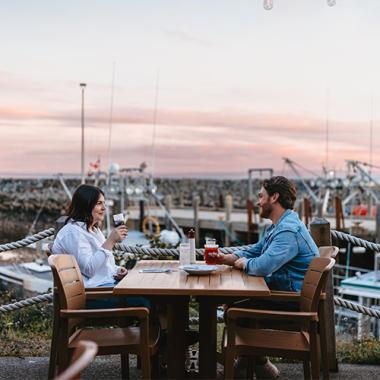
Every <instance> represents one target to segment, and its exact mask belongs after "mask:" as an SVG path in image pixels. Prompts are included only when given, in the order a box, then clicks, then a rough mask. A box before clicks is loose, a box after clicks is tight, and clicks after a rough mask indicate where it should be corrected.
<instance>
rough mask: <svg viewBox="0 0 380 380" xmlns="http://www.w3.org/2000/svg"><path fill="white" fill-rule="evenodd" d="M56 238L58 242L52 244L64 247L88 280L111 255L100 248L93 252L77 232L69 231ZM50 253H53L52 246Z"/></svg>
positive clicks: (85, 239) (82, 236)
mask: <svg viewBox="0 0 380 380" xmlns="http://www.w3.org/2000/svg"><path fill="white" fill-rule="evenodd" d="M57 238H58V239H56V240H58V241H56V242H54V245H56V243H57V245H59V246H60V247H62V248H63V247H64V251H65V253H68V254H70V255H73V256H75V258H76V260H77V262H78V265H79V268H80V271H81V272H82V274H83V275H85V276H86V277H88V278H91V277H93V276H94V275H95V274H96V273H97V271H98V270H99V269H100V268H102V267H103V266H105V265H106V263H107V261H108V257H109V255H111V254H112V253H111V252H110V251H108V250H107V249H104V248H102V247H99V248H98V249H97V250H94V249H93V247H91V244H90V242H89V241H88V239H87V238H86V236H84V235H83V234H82V233H78V232H77V231H70V233H66V234H64V235H63V236H61V237H60V238H59V237H57ZM52 251H53V253H55V252H54V251H55V249H54V246H53V249H52ZM57 253H63V252H57Z"/></svg>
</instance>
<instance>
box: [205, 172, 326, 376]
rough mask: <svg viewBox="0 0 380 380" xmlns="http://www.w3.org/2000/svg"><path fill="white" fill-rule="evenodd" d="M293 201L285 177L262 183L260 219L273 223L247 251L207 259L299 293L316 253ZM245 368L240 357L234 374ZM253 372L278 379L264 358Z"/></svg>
mask: <svg viewBox="0 0 380 380" xmlns="http://www.w3.org/2000/svg"><path fill="white" fill-rule="evenodd" d="M295 200H296V188H295V186H294V184H293V183H292V182H291V181H289V180H288V179H287V178H285V177H282V176H277V177H272V178H271V179H268V180H265V181H264V183H263V186H262V188H261V190H260V192H259V194H258V202H257V205H258V206H259V213H260V216H261V217H262V218H266V219H270V220H271V221H272V222H273V224H272V225H271V226H270V227H268V228H267V229H266V231H265V233H264V236H263V237H262V238H261V239H260V241H259V242H258V243H256V244H254V245H253V246H251V247H250V248H249V249H247V250H242V251H236V252H235V253H233V254H228V255H224V254H223V253H221V252H218V253H214V254H211V253H210V256H214V257H217V259H218V263H221V264H227V265H231V266H234V267H235V268H238V269H241V270H244V271H245V272H246V273H248V274H249V275H252V276H262V277H264V278H265V281H266V282H267V284H268V287H269V288H270V289H274V290H286V291H294V292H299V291H300V290H301V287H302V283H303V279H304V276H305V273H306V271H307V268H308V266H309V264H310V262H311V261H312V259H313V258H314V257H316V256H319V252H318V248H317V246H316V245H315V243H314V241H313V239H312V237H311V236H310V234H309V232H308V230H307V229H306V227H305V225H304V224H303V223H302V221H301V220H300V219H299V217H298V215H297V213H295V212H294V211H293V210H292V209H293V207H294V202H295ZM239 307H254V308H265V309H266V308H269V309H270V308H272V309H292V305H289V304H282V305H281V304H278V303H277V304H276V303H274V302H270V301H267V302H264V301H256V302H252V301H248V302H245V303H239ZM245 365H246V361H244V359H243V358H240V360H239V361H238V362H237V372H238V373H239V372H241V371H240V370H242V369H243V368H242V367H244V366H245ZM255 371H256V376H257V377H259V378H276V377H278V376H279V371H278V369H277V368H276V367H275V366H274V365H273V364H272V363H271V362H270V361H269V360H268V359H267V358H265V357H263V358H256V366H255Z"/></svg>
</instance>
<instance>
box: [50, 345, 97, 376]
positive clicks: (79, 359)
mask: <svg viewBox="0 0 380 380" xmlns="http://www.w3.org/2000/svg"><path fill="white" fill-rule="evenodd" d="M97 352H98V346H97V344H96V343H95V342H92V341H90V340H81V341H80V342H79V343H78V348H77V349H76V350H75V351H74V355H73V359H72V361H71V364H70V366H69V367H68V368H67V369H66V370H65V371H64V372H62V373H61V374H60V375H59V376H57V377H56V378H55V379H54V380H77V379H79V378H80V374H81V372H82V371H83V370H84V369H86V368H87V367H88V366H89V365H90V364H91V363H92V362H93V361H94V359H95V356H96V353H97Z"/></svg>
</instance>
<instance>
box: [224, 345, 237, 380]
mask: <svg viewBox="0 0 380 380" xmlns="http://www.w3.org/2000/svg"><path fill="white" fill-rule="evenodd" d="M234 362H235V350H234V348H232V347H228V346H227V347H226V349H225V353H224V379H225V380H229V379H233V378H234Z"/></svg>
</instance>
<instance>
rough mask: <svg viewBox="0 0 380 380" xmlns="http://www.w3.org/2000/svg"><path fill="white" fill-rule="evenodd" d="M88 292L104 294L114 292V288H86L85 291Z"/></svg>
mask: <svg viewBox="0 0 380 380" xmlns="http://www.w3.org/2000/svg"><path fill="white" fill-rule="evenodd" d="M84 290H85V291H86V293H87V292H103V291H108V290H111V291H112V290H113V286H97V287H95V288H85V289H84Z"/></svg>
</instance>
